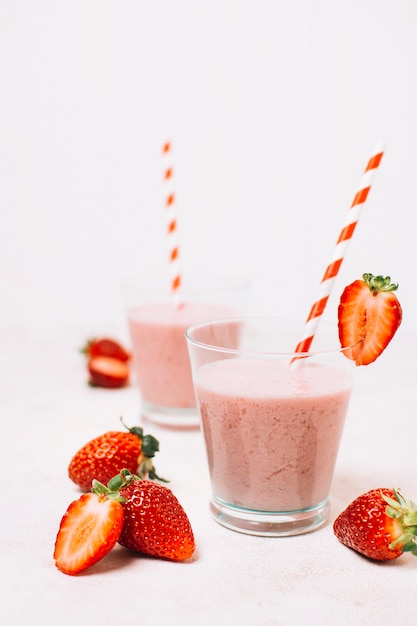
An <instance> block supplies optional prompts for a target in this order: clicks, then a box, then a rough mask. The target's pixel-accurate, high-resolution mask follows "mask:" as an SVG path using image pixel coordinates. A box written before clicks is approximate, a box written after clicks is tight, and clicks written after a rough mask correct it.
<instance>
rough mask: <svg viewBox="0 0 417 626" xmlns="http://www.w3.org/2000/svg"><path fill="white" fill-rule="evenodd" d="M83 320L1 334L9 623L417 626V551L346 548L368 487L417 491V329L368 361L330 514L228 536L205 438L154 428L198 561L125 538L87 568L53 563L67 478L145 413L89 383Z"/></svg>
mask: <svg viewBox="0 0 417 626" xmlns="http://www.w3.org/2000/svg"><path fill="white" fill-rule="evenodd" d="M84 339H85V336H84V334H83V333H82V332H81V331H80V332H78V331H71V332H66V333H59V334H58V333H50V334H48V333H46V332H45V331H34V330H18V329H17V330H14V331H8V332H6V331H3V332H0V345H1V350H0V387H1V394H0V407H1V429H2V435H1V468H2V479H3V493H2V504H1V535H0V537H1V558H0V567H1V574H2V579H1V585H0V593H1V602H0V622H1V624H3V625H4V626H14V625H17V624H18V625H19V626H24V625H26V624H32V623H36V624H38V623H39V624H42V625H43V626H49V625H51V626H66V625H67V624H68V625H71V626H74V625H76V626H83V625H90V624H91V625H93V626H96V625H97V626H98V625H99V624H100V625H104V626H106V625H107V624H109V625H110V624H112V625H113V626H119V625H120V626H129V625H131V624H132V625H133V624H135V625H136V624H137V625H139V624H145V623H146V624H154V625H155V626H158V625H168V624H174V625H177V624H178V625H179V624H194V623H195V624H199V626H205V625H206V624H207V625H209V624H210V626H211V625H212V624H217V625H219V624H220V625H223V624H224V625H228V624H235V623H236V624H240V625H242V626H245V625H250V626H252V625H253V626H269V625H283V626H292V625H294V624H296V625H299V624H306V623H309V624H320V625H323V626H326V625H327V624H328V625H332V626H334V625H335V624H337V625H338V626H343V625H344V624H346V625H349V626H350V625H351V624H355V625H356V626H360V625H362V624H369V625H373V624H379V625H385V624H387V625H388V624H394V623H403V624H411V623H414V622H415V615H416V609H417V600H416V598H417V595H416V592H415V590H416V582H417V559H416V558H415V557H412V556H411V555H403V556H402V557H401V558H400V559H397V560H396V561H393V562H388V563H384V564H381V563H374V562H371V561H368V560H367V559H365V558H362V557H361V556H359V555H358V554H356V553H355V552H353V551H351V550H349V549H348V548H346V547H344V546H342V545H341V544H340V543H339V542H338V541H337V539H336V538H335V536H334V535H333V531H332V521H333V520H334V518H335V517H336V515H337V514H338V513H339V512H340V511H341V510H342V509H343V508H345V506H346V505H347V504H348V503H349V502H350V501H351V500H352V499H353V498H354V497H355V496H357V495H359V494H360V493H362V492H364V491H366V490H368V489H370V488H373V487H380V486H388V487H390V486H394V487H401V488H402V489H403V490H404V492H406V493H407V495H409V496H410V497H412V498H417V472H416V468H417V458H416V446H415V442H416V437H417V420H416V415H415V405H416V401H417V391H416V369H417V368H416V359H415V354H416V347H417V340H416V337H410V336H407V334H406V333H405V332H401V329H400V331H399V333H398V335H397V337H396V338H395V341H394V342H393V343H392V344H391V346H390V347H389V348H388V349H387V352H386V353H385V354H384V355H383V356H382V357H381V358H380V359H379V361H378V362H376V363H374V364H373V365H372V366H368V367H367V368H360V369H358V372H357V380H356V387H355V390H354V395H353V398H352V401H351V407H350V413H349V416H348V420H347V424H346V427H345V431H344V437H343V441H342V445H341V448H340V453H339V458H338V463H337V467H336V472H335V477H334V481H333V486H332V491H331V506H332V508H331V519H330V522H329V523H328V524H327V525H326V526H325V527H324V528H322V529H320V530H318V531H316V532H313V533H311V534H306V535H303V536H298V537H292V538H274V539H270V538H257V537H250V536H246V535H243V534H238V533H235V532H232V531H229V530H227V529H225V528H223V527H221V526H219V525H218V524H217V523H216V522H215V521H213V520H212V519H211V517H210V515H209V512H208V500H209V494H210V487H209V479H208V471H207V466H206V459H205V453H204V448H203V442H202V437H201V433H200V432H199V431H193V432H175V431H169V430H166V429H160V428H156V427H154V426H149V425H145V430H146V432H151V433H153V434H154V435H155V436H156V437H157V438H158V439H159V441H160V452H159V453H158V455H157V457H156V460H155V465H156V467H157V469H158V471H159V472H160V474H161V475H163V476H167V477H169V478H170V479H171V482H170V487H171V489H172V490H173V491H174V492H175V494H176V495H177V497H178V498H179V500H180V502H181V503H182V504H183V506H184V508H185V510H186V511H187V513H188V516H189V518H190V521H191V523H192V526H193V529H194V533H195V537H196V543H197V550H196V554H195V557H194V558H193V560H192V562H187V563H171V562H164V561H161V560H156V559H152V558H146V557H141V556H137V557H136V556H132V554H131V553H130V552H128V551H127V550H125V549H123V548H121V547H120V546H118V547H117V548H116V549H115V550H114V551H113V552H112V553H111V554H110V555H109V556H107V557H106V558H105V559H104V560H102V561H101V562H100V563H99V564H97V565H96V566H95V567H94V568H92V569H90V570H87V572H85V574H83V575H80V576H78V577H71V576H66V575H64V574H62V573H61V572H59V571H58V570H57V569H56V567H55V565H54V561H53V558H52V554H53V548H54V542H55V537H56V533H57V530H58V525H59V522H60V519H61V517H62V515H63V513H64V511H65V510H66V508H67V506H68V505H69V503H70V502H71V501H72V500H74V499H76V498H77V497H78V496H79V495H80V492H79V491H78V490H77V488H76V487H75V485H73V483H72V482H71V481H70V480H69V478H68V477H67V466H68V463H69V460H70V459H71V457H72V455H73V454H74V453H75V452H76V451H77V450H78V448H79V447H81V445H83V444H84V443H86V442H87V441H88V440H89V439H90V438H92V437H95V436H97V435H99V434H102V433H104V432H106V431H107V430H113V429H116V430H117V429H119V428H120V423H119V416H120V415H123V417H124V419H125V421H126V422H127V423H128V424H129V425H133V424H137V423H139V422H138V418H137V415H138V407H139V396H138V392H137V390H136V388H135V387H134V386H133V385H132V386H130V387H128V388H126V389H122V390H103V389H92V388H90V387H88V386H87V384H86V379H87V378H86V372H85V369H84V367H85V366H84V362H83V359H82V357H81V355H80V354H79V353H78V348H79V347H80V345H81V344H82V343H83V341H84Z"/></svg>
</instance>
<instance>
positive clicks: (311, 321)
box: [295, 143, 384, 352]
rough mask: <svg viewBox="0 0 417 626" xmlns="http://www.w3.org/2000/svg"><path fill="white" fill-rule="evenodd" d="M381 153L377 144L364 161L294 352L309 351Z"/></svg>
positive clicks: (382, 152) (379, 145)
mask: <svg viewBox="0 0 417 626" xmlns="http://www.w3.org/2000/svg"><path fill="white" fill-rule="evenodd" d="M383 154H384V149H383V146H382V144H380V143H378V144H377V145H376V146H375V149H374V150H373V152H372V155H371V157H370V158H369V160H368V163H367V165H366V167H365V170H364V171H363V174H362V177H361V180H360V184H359V187H358V191H357V192H356V194H355V196H354V198H353V201H352V204H351V207H350V210H349V213H348V216H347V220H346V222H345V224H344V226H343V228H342V230H341V231H340V234H339V238H338V240H337V242H336V246H335V248H334V251H333V256H332V258H331V259H330V262H329V264H328V266H327V267H326V271H325V272H324V275H323V278H322V279H321V283H320V288H319V293H318V295H317V298H316V300H315V302H314V304H313V306H312V307H311V309H310V313H309V315H308V317H307V320H306V323H305V326H304V334H303V336H302V338H301V340H300V342H299V343H298V344H297V347H296V349H295V352H308V351H309V349H310V346H311V344H312V342H313V339H314V336H315V333H316V330H317V327H318V325H319V322H320V319H321V317H322V315H323V313H324V309H325V307H326V304H327V301H328V299H329V297H330V293H331V290H332V287H333V285H334V282H335V279H336V276H337V274H338V272H339V270H340V266H341V265H342V262H343V259H344V257H345V254H346V250H347V247H348V245H349V243H350V240H351V239H352V236H353V233H354V232H355V228H356V225H357V223H358V220H359V217H360V214H361V211H362V209H363V207H364V204H365V202H366V200H367V198H368V194H369V191H370V189H371V185H372V183H373V181H374V178H375V175H376V172H377V170H378V168H379V165H380V163H381V160H382V157H383Z"/></svg>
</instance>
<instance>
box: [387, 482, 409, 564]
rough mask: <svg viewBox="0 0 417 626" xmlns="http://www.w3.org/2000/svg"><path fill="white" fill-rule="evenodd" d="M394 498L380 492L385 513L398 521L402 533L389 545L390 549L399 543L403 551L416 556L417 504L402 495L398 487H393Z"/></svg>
mask: <svg viewBox="0 0 417 626" xmlns="http://www.w3.org/2000/svg"><path fill="white" fill-rule="evenodd" d="M392 491H393V493H394V498H390V497H388V496H385V495H384V494H382V493H381V495H382V497H383V499H384V500H385V502H386V503H387V507H386V509H385V513H386V515H387V516H388V517H391V518H392V519H395V520H396V521H398V523H399V526H400V528H401V529H402V533H401V535H400V536H399V537H397V538H396V539H394V541H392V542H391V543H390V545H389V547H390V549H391V550H392V549H394V548H395V546H397V545H401V546H402V551H403V552H411V554H413V555H414V556H417V505H416V504H415V503H414V502H413V501H412V500H409V499H407V498H405V497H404V496H403V494H402V493H401V491H400V490H399V489H393V490H392Z"/></svg>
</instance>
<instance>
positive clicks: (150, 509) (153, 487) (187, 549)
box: [119, 476, 195, 561]
mask: <svg viewBox="0 0 417 626" xmlns="http://www.w3.org/2000/svg"><path fill="white" fill-rule="evenodd" d="M120 495H121V496H122V497H123V498H125V502H124V504H123V508H124V515H125V522H124V525H123V530H122V533H121V535H120V537H119V543H120V544H121V545H122V546H124V547H125V548H129V549H130V550H134V551H135V552H141V553H144V554H148V555H150V556H155V557H160V558H163V559H170V560H172V561H183V560H185V559H189V558H190V557H191V556H192V554H193V552H194V550H195V542H194V535H193V531H192V528H191V524H190V521H189V519H188V517H187V514H186V513H185V511H184V509H183V508H182V506H181V504H180V503H179V502H178V500H177V498H176V497H175V495H174V494H173V493H172V491H171V490H170V489H168V488H167V487H165V486H163V485H159V484H157V483H153V482H151V481H148V480H138V479H137V477H134V476H133V477H132V476H127V478H126V485H125V486H122V488H121V489H120Z"/></svg>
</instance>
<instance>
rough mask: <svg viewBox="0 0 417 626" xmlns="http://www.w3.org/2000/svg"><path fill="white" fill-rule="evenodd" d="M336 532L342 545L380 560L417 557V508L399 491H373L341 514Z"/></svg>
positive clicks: (337, 521)
mask: <svg viewBox="0 0 417 626" xmlns="http://www.w3.org/2000/svg"><path fill="white" fill-rule="evenodd" d="M333 531H334V534H335V535H336V537H337V538H338V539H339V541H340V542H341V543H343V544H344V545H346V546H348V547H349V548H352V549H353V550H356V551H357V552H360V553H361V554H364V555H365V556H367V557H368V558H370V559H374V560H376V561H387V560H390V559H396V558H398V557H399V556H401V554H403V553H404V552H411V554H413V555H414V556H417V506H416V505H415V504H414V502H412V501H411V500H408V499H407V498H405V497H404V496H403V495H402V494H401V493H400V490H399V489H397V490H395V489H386V488H382V489H371V491H368V492H366V493H364V494H362V495H361V496H359V497H358V498H356V499H355V500H354V501H353V502H351V504H350V505H349V506H348V507H347V509H345V511H343V512H342V513H340V515H339V516H338V517H337V518H336V520H335V522H334V524H333Z"/></svg>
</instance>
